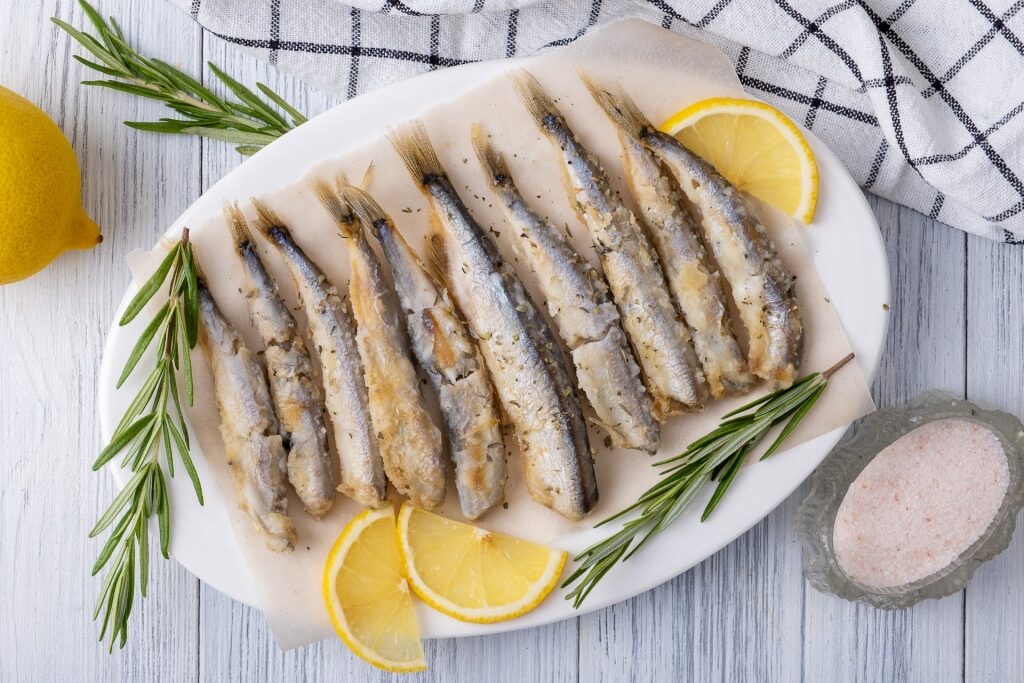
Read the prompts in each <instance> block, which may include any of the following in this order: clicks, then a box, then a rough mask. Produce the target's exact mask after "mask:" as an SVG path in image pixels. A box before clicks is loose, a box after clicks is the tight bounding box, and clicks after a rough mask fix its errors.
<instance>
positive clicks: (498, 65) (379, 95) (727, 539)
mask: <svg viewBox="0 0 1024 683" xmlns="http://www.w3.org/2000/svg"><path fill="white" fill-rule="evenodd" d="M526 61H529V58H525V57H517V58H512V59H501V60H490V61H485V62H476V63H473V64H466V65H461V66H456V67H450V68H447V69H443V70H438V71H433V72H428V73H425V74H420V75H418V76H414V77H412V78H409V79H406V80H404V81H399V82H397V83H393V84H390V85H388V86H385V87H384V88H381V89H378V90H375V91H372V92H370V93H366V94H364V95H361V96H359V97H357V98H353V99H351V100H347V101H344V102H340V103H338V104H337V105H335V106H333V107H331V108H330V109H327V110H326V111H324V112H322V113H320V114H319V115H317V116H316V117H314V118H312V119H310V121H309V122H308V123H307V124H304V126H302V127H299V128H296V129H294V130H293V131H291V132H289V133H288V134H286V135H284V136H282V137H281V138H279V139H278V140H275V141H274V142H273V143H271V144H270V145H268V146H267V147H266V148H264V149H263V150H261V151H260V152H258V153H257V154H255V155H253V156H252V157H250V158H248V159H245V160H244V161H243V162H242V163H240V164H239V165H238V166H236V167H235V168H233V169H232V170H231V171H229V172H228V173H226V174H225V175H224V176H223V177H222V178H221V179H219V180H218V181H217V182H216V183H214V184H213V185H211V186H210V187H209V188H208V189H207V190H206V191H205V192H203V193H202V194H201V195H200V196H199V197H198V198H197V199H196V200H195V201H194V202H192V203H191V204H190V205H189V206H188V208H186V209H185V210H184V211H183V212H182V213H181V215H180V216H179V217H178V218H177V219H175V221H174V222H173V223H172V224H171V226H170V227H169V228H168V230H167V231H166V233H164V234H167V233H174V232H176V231H178V230H180V228H181V227H182V226H183V225H185V224H187V223H189V222H190V221H192V220H194V219H195V218H197V217H199V214H200V213H202V214H203V215H205V214H206V213H207V212H206V211H204V210H203V207H204V206H206V205H208V204H210V203H211V202H218V203H219V201H220V200H221V198H222V197H223V196H224V195H225V192H224V189H225V187H227V186H229V185H231V184H233V183H234V182H235V181H234V178H235V177H236V176H238V175H244V173H243V172H241V171H240V169H244V168H246V167H249V168H253V167H255V166H256V165H254V164H253V163H252V162H253V161H254V160H258V159H260V160H263V161H264V162H265V160H267V159H268V158H270V157H273V156H276V155H279V154H282V153H283V154H288V149H289V148H290V147H291V146H292V145H293V144H294V141H295V140H296V139H297V135H298V131H300V130H302V129H303V128H306V127H307V126H309V128H306V130H305V131H304V132H303V133H302V134H303V135H311V134H312V130H313V129H315V128H316V127H317V126H316V125H314V126H310V124H315V123H316V122H317V121H319V122H320V123H319V124H317V125H323V124H324V122H325V121H328V120H330V119H332V118H334V117H335V116H338V112H339V110H342V109H345V110H353V109H355V108H358V107H362V108H368V107H372V106H374V103H375V102H376V101H377V100H384V99H386V98H387V97H389V96H390V95H392V94H393V93H394V92H395V91H402V92H403V97H407V98H411V97H412V95H413V94H414V93H415V92H416V90H417V89H419V90H422V91H424V92H427V91H428V90H429V88H432V87H434V86H435V85H436V83H435V82H444V81H446V80H447V81H450V82H455V81H459V80H461V81H462V84H463V86H464V88H463V89H469V88H472V87H474V86H476V85H477V84H479V83H480V82H482V81H484V80H487V79H488V78H490V77H492V76H496V75H498V74H500V73H501V72H504V71H507V70H508V69H510V68H512V67H513V66H515V65H518V64H522V63H524V62H526ZM428 86H429V87H428ZM438 89H440V88H438ZM405 91H408V92H405ZM458 92H461V90H456V91H455V92H452V91H449V92H448V94H446V95H445V96H444V97H443V98H441V99H434V100H431V101H429V102H426V103H422V104H421V105H420V106H419V109H420V110H423V109H426V108H429V107H432V106H435V105H436V104H438V103H440V102H442V101H444V100H447V99H450V98H452V97H455V96H457V94H458ZM399 109H402V107H399ZM402 111H405V109H402ZM413 115H414V114H413ZM408 117H409V116H408V115H405V114H403V115H402V116H401V117H398V119H396V120H404V119H407V118H408ZM797 125H798V126H799V123H798V124H797ZM800 128H801V131H802V132H803V133H804V135H805V136H806V137H807V139H808V141H809V143H810V144H811V146H812V148H813V149H814V151H815V154H816V156H817V158H818V160H819V169H820V168H821V167H823V166H827V167H828V172H829V174H830V175H831V174H832V173H838V177H839V179H840V180H841V182H842V184H844V185H848V186H852V188H853V190H855V192H852V193H851V192H849V187H847V188H846V192H845V194H844V195H843V202H844V206H845V202H847V201H849V202H852V203H853V204H855V205H856V207H855V208H856V209H857V211H856V212H855V213H859V214H861V215H862V216H863V217H869V218H870V221H869V224H868V225H862V226H860V227H859V228H858V230H859V231H860V232H863V233H865V236H866V237H868V238H869V242H871V243H872V244H870V245H869V246H870V248H871V250H873V251H874V252H875V255H876V256H877V257H879V262H880V271H881V273H882V274H883V275H884V277H883V280H882V281H881V282H880V283H878V284H880V285H881V291H880V294H881V295H882V299H883V303H887V302H888V301H889V300H890V293H891V278H890V273H889V267H888V257H887V253H886V249H885V242H884V239H883V237H882V235H881V232H880V230H879V228H878V223H877V219H876V217H875V215H874V212H873V211H872V210H871V207H870V205H869V204H868V202H867V199H866V197H865V196H864V194H863V193H862V192H861V190H860V188H859V187H857V185H856V183H855V182H854V180H853V179H852V177H851V176H850V175H849V173H848V172H847V171H846V169H845V168H844V167H843V166H842V164H841V163H840V162H839V160H838V159H837V157H836V156H835V155H834V153H833V152H832V151H831V150H830V149H829V148H828V147H827V146H826V145H824V143H822V142H821V141H820V140H818V139H817V137H816V136H814V135H813V133H810V132H809V131H807V130H805V129H804V128H803V127H802V126H800ZM367 141H368V140H360V139H356V140H354V141H353V142H352V143H351V144H348V146H347V147H345V148H342V149H332V150H331V151H330V152H329V153H328V154H327V155H325V156H324V157H323V158H322V159H312V160H306V161H304V164H305V165H306V166H307V167H313V166H315V165H316V164H317V163H319V162H320V161H322V160H324V159H327V158H331V157H336V156H338V155H339V154H343V153H344V152H345V151H346V150H347V149H353V148H355V147H358V146H359V145H361V144H363V143H364V142H367ZM282 150H284V151H282ZM822 160H824V161H825V163H822ZM264 175H267V174H264ZM822 175H824V174H822ZM271 182H272V183H276V184H275V185H273V186H271V187H267V188H265V189H256V190H254V192H263V191H269V190H273V189H277V188H278V187H280V182H278V181H276V179H274V180H272V181H271ZM837 192H838V190H837ZM854 195H855V196H854ZM807 230H810V231H813V230H814V227H813V226H812V227H810V228H807ZM871 238H873V239H871ZM804 241H805V247H807V249H808V251H809V252H811V257H812V258H813V257H814V253H813V251H812V250H811V248H810V246H809V245H808V244H807V239H805V240H804ZM822 279H823V280H824V277H822ZM135 291H137V288H136V287H135V284H134V283H129V286H128V288H127V290H126V292H125V294H124V297H123V298H122V300H121V302H120V304H119V305H118V308H117V313H116V314H115V316H114V319H113V321H112V324H111V326H110V328H109V329H108V332H107V337H106V341H105V342H104V348H103V356H102V360H101V365H100V375H99V379H98V386H99V389H98V398H97V403H98V412H99V418H100V427H101V438H102V439H104V443H105V442H106V441H107V440H109V438H110V434H111V432H112V431H113V424H114V418H113V416H111V415H110V411H111V408H112V394H113V383H114V382H116V374H117V373H116V371H115V367H118V365H119V364H118V363H117V359H115V358H114V355H115V350H116V349H117V348H118V344H119V342H120V339H121V338H122V337H123V336H124V335H125V334H126V332H127V329H128V328H121V327H119V326H118V323H117V321H118V319H119V318H120V315H121V313H122V311H123V310H124V308H125V306H126V305H127V303H128V302H129V301H130V299H131V297H132V296H133V294H134V292H135ZM879 308H880V309H882V312H881V314H880V317H881V318H882V325H881V328H882V329H881V335H880V338H878V339H877V340H875V346H874V348H872V349H869V352H868V353H859V354H858V361H859V363H860V366H861V369H862V370H863V372H864V376H865V380H866V381H867V382H868V384H869V386H870V384H871V382H872V381H873V379H874V377H875V376H876V374H877V372H878V369H879V367H880V362H881V355H882V353H883V351H884V348H885V338H886V336H887V334H888V329H889V319H890V313H889V311H888V310H886V309H884V308H882V307H881V306H880V307H879ZM836 314H837V315H839V311H838V308H837V309H836ZM840 321H842V317H841V316H840ZM847 336H848V337H849V335H847ZM851 344H853V340H852V339H851ZM847 427H848V425H843V426H841V427H838V428H836V429H834V430H832V431H830V432H828V433H826V434H822V435H820V436H818V437H816V438H815V439H813V440H811V441H808V442H806V443H804V444H801V445H800V446H797V447H795V448H794V449H792V450H796V449H804V448H806V449H807V450H809V451H819V450H820V451H821V454H820V456H816V459H815V458H811V460H814V462H813V466H811V467H809V468H808V469H806V471H805V472H803V473H802V474H801V475H800V476H799V478H796V479H793V481H794V482H795V483H793V485H792V486H791V487H790V488H788V490H785V491H784V495H781V496H780V495H778V491H773V493H772V494H771V495H770V496H769V498H771V499H772V500H773V502H770V503H769V504H768V507H767V509H766V511H765V512H764V514H762V515H760V516H757V517H756V518H752V519H745V520H744V522H743V523H741V524H739V525H738V526H737V525H732V526H731V528H730V531H729V532H728V533H726V534H725V535H724V536H723V537H722V538H721V539H718V540H716V542H715V543H712V544H711V545H712V546H713V547H710V548H709V549H708V551H707V552H706V553H704V555H703V557H702V558H701V559H699V560H697V561H695V562H692V563H689V564H686V563H685V562H684V563H683V564H685V566H679V565H673V568H672V569H669V570H667V571H661V572H654V573H653V575H651V576H648V577H646V579H645V580H644V581H641V582H638V583H633V584H631V585H630V586H629V588H628V589H626V590H624V591H621V590H620V591H618V592H615V593H614V594H613V595H611V596H609V595H606V594H605V593H606V592H601V591H598V592H595V594H594V595H593V596H592V598H591V599H590V601H588V602H587V603H586V604H585V605H584V607H583V608H582V609H579V610H571V611H568V612H563V611H562V610H544V612H545V614H544V615H542V616H541V617H540V618H539V619H538V618H528V617H530V616H531V615H529V614H528V615H524V617H520V618H519V619H516V620H512V621H509V622H503V623H500V624H495V625H490V626H484V627H481V626H480V625H474V624H464V623H461V622H456V621H454V620H450V619H447V618H444V620H439V619H437V618H436V617H435V616H434V615H433V613H425V611H423V610H420V616H421V617H422V619H421V624H423V622H427V623H428V624H430V625H433V626H437V625H440V623H441V621H451V622H452V623H451V624H446V626H447V628H443V629H442V630H443V631H444V632H442V633H428V632H427V631H429V630H431V629H429V628H424V629H421V630H423V631H424V637H425V638H434V637H461V636H468V635H482V634H490V633H500V632H506V631H514V630H519V629H523V628H531V627H533V626H540V625H543V624H548V623H552V622H555V621H561V620H563V619H567V618H571V617H573V616H580V615H582V614H586V613H589V612H593V611H596V610H598V609H602V608H604V607H607V606H610V605H612V604H616V603H618V602H622V601H625V600H628V599H630V598H633V597H635V596H637V595H639V594H641V593H644V592H646V591H648V590H651V589H652V588H654V587H656V586H658V585H660V584H662V583H664V582H666V581H669V580H671V579H673V578H675V577H676V576H679V575H680V574H682V573H684V572H686V571H688V570H689V569H691V568H692V567H694V566H696V565H697V564H699V563H701V562H703V561H705V560H707V559H708V558H710V557H711V556H712V555H714V554H715V553H717V552H718V551H719V550H721V549H722V548H724V547H725V546H726V545H728V544H730V543H732V542H733V541H734V540H736V539H737V538H738V537H739V536H741V535H742V534H744V533H746V532H747V531H748V530H749V529H750V528H752V527H753V526H755V525H756V524H758V523H760V522H761V521H762V520H763V519H764V518H765V517H767V515H768V514H770V512H771V511H772V510H774V509H775V507H777V506H778V505H779V504H781V503H782V502H783V501H784V500H785V499H786V498H788V497H789V496H790V495H791V494H792V492H793V491H795V490H796V488H798V487H799V486H800V485H801V484H802V483H803V482H804V481H805V480H806V478H807V476H809V475H810V473H811V472H812V471H813V470H814V468H815V467H817V465H818V464H819V463H820V462H821V460H823V459H824V458H825V457H826V456H827V455H828V452H830V451H831V448H832V447H833V446H834V445H835V443H836V442H838V440H839V438H840V437H841V435H842V433H843V432H845V430H846V429H847ZM825 442H828V443H827V444H826V443H825ZM197 464H198V463H197ZM766 464H768V463H765V465H766ZM204 466H205V463H204ZM105 469H107V470H108V471H110V472H111V474H112V476H113V477H114V480H115V483H116V484H117V485H118V486H123V485H124V483H125V481H126V480H127V477H126V476H125V475H124V470H121V469H120V468H118V467H117V463H116V462H111V463H110V464H109V465H108V466H107V468H105ZM745 469H749V468H745ZM737 481H739V478H738V479H737ZM211 503H217V504H219V505H220V508H221V512H222V514H223V515H224V516H225V520H226V517H227V511H226V509H224V504H225V500H224V497H221V496H207V505H208V506H209V505H211ZM727 505H728V501H725V502H723V503H722V505H721V506H719V514H721V512H722V510H725V509H727ZM747 522H749V523H747ZM173 526H174V524H173V521H172V529H173ZM179 536H180V534H177V533H174V534H173V535H172V547H171V555H172V557H174V559H175V560H176V561H178V562H179V563H180V564H181V565H182V566H183V567H185V569H187V570H188V571H189V572H190V573H191V574H193V575H194V576H195V577H196V578H198V579H200V580H201V581H203V582H204V583H206V584H207V585H209V586H211V587H213V588H215V589H217V590H218V591H220V592H222V593H224V594H226V595H228V596H229V597H231V598H232V599H234V600H237V601H239V602H241V603H243V604H246V605H250V606H253V607H257V608H258V606H257V604H256V602H257V601H256V599H255V598H256V596H255V595H254V593H255V590H254V586H253V584H252V579H251V577H249V576H248V574H246V576H245V577H244V578H243V577H241V576H236V577H234V579H233V580H232V581H230V582H226V581H224V580H213V579H211V578H209V576H203V574H204V573H205V572H202V571H201V570H200V569H195V568H194V567H195V564H194V563H193V562H192V561H186V560H183V559H182V558H181V557H179V555H180V554H181V553H180V552H176V546H177V543H176V540H177V539H178V538H179ZM231 542H232V544H233V545H234V546H235V552H236V553H238V554H239V556H240V555H241V553H240V550H238V548H237V540H236V539H235V537H234V534H231ZM178 550H179V551H180V547H179V548H178ZM241 560H242V565H243V567H244V566H246V563H245V561H244V558H241ZM220 578H222V577H220ZM553 601H554V600H552V599H549V600H547V601H546V603H551V602H553ZM542 607H543V604H542ZM540 611H541V610H538V612H540ZM547 612H552V613H551V614H547ZM534 615H536V613H534Z"/></svg>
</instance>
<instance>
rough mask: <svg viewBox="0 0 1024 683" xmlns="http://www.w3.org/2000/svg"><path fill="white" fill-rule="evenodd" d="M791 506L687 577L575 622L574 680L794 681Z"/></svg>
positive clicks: (797, 598)
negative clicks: (576, 675)
mask: <svg viewBox="0 0 1024 683" xmlns="http://www.w3.org/2000/svg"><path fill="white" fill-rule="evenodd" d="M797 502H798V500H797V499H795V498H792V497H791V498H790V499H789V500H787V501H786V502H785V503H784V504H783V505H781V506H780V507H779V508H778V509H776V510H775V511H774V512H773V513H772V514H770V515H769V516H768V517H767V518H766V519H764V520H762V521H761V522H760V523H759V524H757V525H756V526H755V527H754V528H753V529H751V530H750V531H749V532H747V533H746V534H744V535H743V536H741V537H740V538H739V539H737V540H736V541H734V542H733V543H732V544H730V545H728V546H727V547H726V548H724V549H723V550H721V551H720V552H719V553H717V554H716V555H714V556H712V557H711V558H709V559H708V560H706V561H705V562H703V563H702V564H700V565H698V566H697V567H695V568H694V569H692V570H691V571H689V572H687V573H686V574H683V575H682V576H679V577H677V578H676V579H674V580H672V581H670V582H668V583H666V584H663V585H662V586H659V587H658V588H656V589H654V590H652V591H649V592H648V593H645V594H643V595H640V596H637V597H636V598H634V599H632V600H629V601H627V602H624V603H621V604H619V605H615V606H613V607H610V608H608V609H605V610H601V611H599V612H595V613H593V614H589V615H586V616H584V617H582V618H581V625H580V679H581V680H586V681H609V682H612V681H622V680H637V681H640V680H644V681H675V680H694V681H797V680H799V678H800V659H801V657H800V655H801V646H802V642H801V638H800V621H801V616H802V614H801V602H802V597H803V595H802V579H801V575H800V547H799V544H798V543H797V542H796V540H795V536H794V535H793V532H792V530H791V529H790V527H789V524H788V520H789V518H790V517H791V516H792V512H793V510H794V509H795V505H796V503H797ZM635 561H638V562H639V561H643V558H642V557H637V559H636V560H635Z"/></svg>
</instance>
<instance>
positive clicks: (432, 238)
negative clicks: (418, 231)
mask: <svg viewBox="0 0 1024 683" xmlns="http://www.w3.org/2000/svg"><path fill="white" fill-rule="evenodd" d="M424 242H426V245H427V262H426V264H425V267H426V269H427V273H428V274H429V275H430V276H431V277H433V278H434V281H435V282H437V283H438V284H439V285H441V286H442V287H445V288H448V254H447V253H446V252H445V249H444V234H442V233H441V231H440V230H438V229H437V226H433V227H432V228H431V230H430V232H428V233H427V236H426V238H425V239H424Z"/></svg>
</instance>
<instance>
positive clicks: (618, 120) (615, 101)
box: [577, 69, 654, 139]
mask: <svg viewBox="0 0 1024 683" xmlns="http://www.w3.org/2000/svg"><path fill="white" fill-rule="evenodd" d="M577 74H579V77H580V80H582V81H583V85H585V86H587V90H588V91H589V92H590V96H591V97H593V98H594V101H595V102H597V103H598V104H599V105H600V106H601V109H603V110H604V113H605V114H607V115H608V118H610V119H611V120H612V122H613V123H615V124H617V125H618V126H619V127H620V128H622V129H623V130H624V131H625V132H626V133H628V134H629V135H631V136H633V137H635V138H638V139H639V138H643V137H644V135H645V133H646V132H647V131H652V130H654V125H653V124H652V123H651V121H650V119H648V118H647V117H646V116H644V113H643V112H642V111H640V107H638V106H637V105H636V102H634V101H633V98H632V97H630V96H629V95H627V94H626V91H624V90H623V89H622V88H621V87H618V88H616V89H615V90H614V92H612V91H609V90H605V89H604V88H602V87H601V86H599V85H598V84H597V83H596V82H595V81H594V79H593V78H591V77H590V75H589V74H588V73H586V72H585V71H583V70H582V69H578V70H577Z"/></svg>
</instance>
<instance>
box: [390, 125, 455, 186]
mask: <svg viewBox="0 0 1024 683" xmlns="http://www.w3.org/2000/svg"><path fill="white" fill-rule="evenodd" d="M387 137H388V140H390V141H391V144H392V145H394V147H395V150H397V151H398V153H399V155H401V157H402V161H404V162H405V167H406V168H407V169H409V174H410V175H411V176H412V179H413V180H414V181H416V184H417V185H418V186H419V187H420V188H421V189H423V188H425V187H426V185H427V183H429V182H430V181H431V180H433V179H435V178H443V177H446V176H447V174H446V173H445V171H444V167H443V166H441V162H440V161H439V160H438V158H437V152H435V151H434V146H433V145H432V144H430V137H429V136H428V135H427V128H426V126H424V125H423V122H422V121H410V122H409V123H407V124H405V125H404V126H401V127H398V128H392V129H391V130H389V131H388V134H387Z"/></svg>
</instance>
